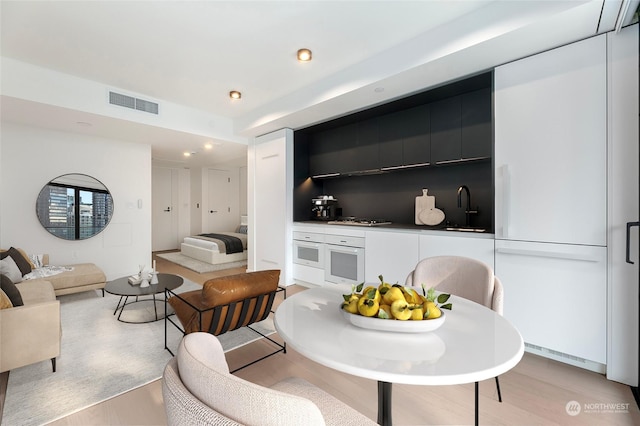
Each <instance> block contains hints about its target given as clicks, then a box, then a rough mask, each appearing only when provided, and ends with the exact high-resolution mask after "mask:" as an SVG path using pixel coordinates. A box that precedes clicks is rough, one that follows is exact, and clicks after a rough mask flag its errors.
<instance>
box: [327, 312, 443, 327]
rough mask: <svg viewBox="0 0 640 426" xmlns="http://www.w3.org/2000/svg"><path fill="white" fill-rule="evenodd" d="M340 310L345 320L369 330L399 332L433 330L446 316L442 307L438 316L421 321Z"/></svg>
mask: <svg viewBox="0 0 640 426" xmlns="http://www.w3.org/2000/svg"><path fill="white" fill-rule="evenodd" d="M340 311H341V312H342V316H344V318H345V319H346V320H347V321H349V322H350V323H351V324H353V325H355V326H356V327H360V328H367V329H369V330H378V331H393V332H399V333H426V332H429V331H433V330H436V329H437V328H439V327H440V326H441V325H442V324H444V321H445V319H446V318H447V316H446V315H445V313H444V310H443V309H441V312H442V315H441V316H440V318H434V319H430V320H421V321H415V320H406V321H400V320H395V319H382V318H376V317H365V316H362V315H358V314H351V313H349V312H347V311H345V310H344V309H342V308H340Z"/></svg>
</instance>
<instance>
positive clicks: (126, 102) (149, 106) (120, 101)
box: [109, 92, 158, 114]
mask: <svg viewBox="0 0 640 426" xmlns="http://www.w3.org/2000/svg"><path fill="white" fill-rule="evenodd" d="M109 103H110V104H111V105H118V106H121V107H125V108H131V109H137V110H138V111H144V112H148V113H151V114H158V104H157V103H155V102H151V101H145V100H144V99H138V98H134V97H133V96H127V95H123V94H121V93H116V92H109Z"/></svg>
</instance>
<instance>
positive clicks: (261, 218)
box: [247, 129, 293, 285]
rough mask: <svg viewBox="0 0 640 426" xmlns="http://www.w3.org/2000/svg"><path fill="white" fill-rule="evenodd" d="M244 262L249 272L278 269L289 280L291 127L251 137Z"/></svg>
mask: <svg viewBox="0 0 640 426" xmlns="http://www.w3.org/2000/svg"><path fill="white" fill-rule="evenodd" d="M247 168H248V179H247V193H248V200H247V208H248V213H249V214H248V216H249V217H248V223H249V227H248V244H249V248H248V251H249V253H248V261H247V266H248V269H249V270H250V271H258V270H265V269H280V284H281V285H289V284H291V283H292V276H291V259H292V250H293V248H292V246H291V241H292V237H293V231H292V225H293V130H291V129H282V130H278V131H276V132H273V133H269V134H267V135H264V136H259V137H257V138H255V139H254V140H253V141H252V142H251V143H250V144H249V149H248V156H247Z"/></svg>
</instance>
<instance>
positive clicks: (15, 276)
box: [0, 256, 22, 283]
mask: <svg viewBox="0 0 640 426" xmlns="http://www.w3.org/2000/svg"><path fill="white" fill-rule="evenodd" d="M0 274H3V275H6V276H7V277H8V278H9V279H10V280H11V281H12V282H14V283H19V282H21V281H22V272H20V269H19V268H18V265H16V262H14V261H13V258H12V257H11V256H7V257H5V258H4V259H2V260H0Z"/></svg>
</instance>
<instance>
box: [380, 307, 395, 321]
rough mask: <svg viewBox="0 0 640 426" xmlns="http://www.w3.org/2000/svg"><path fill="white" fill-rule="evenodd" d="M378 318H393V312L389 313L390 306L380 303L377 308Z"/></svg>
mask: <svg viewBox="0 0 640 426" xmlns="http://www.w3.org/2000/svg"><path fill="white" fill-rule="evenodd" d="M378 318H382V319H393V314H392V313H391V306H389V305H380V309H379V310H378Z"/></svg>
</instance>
